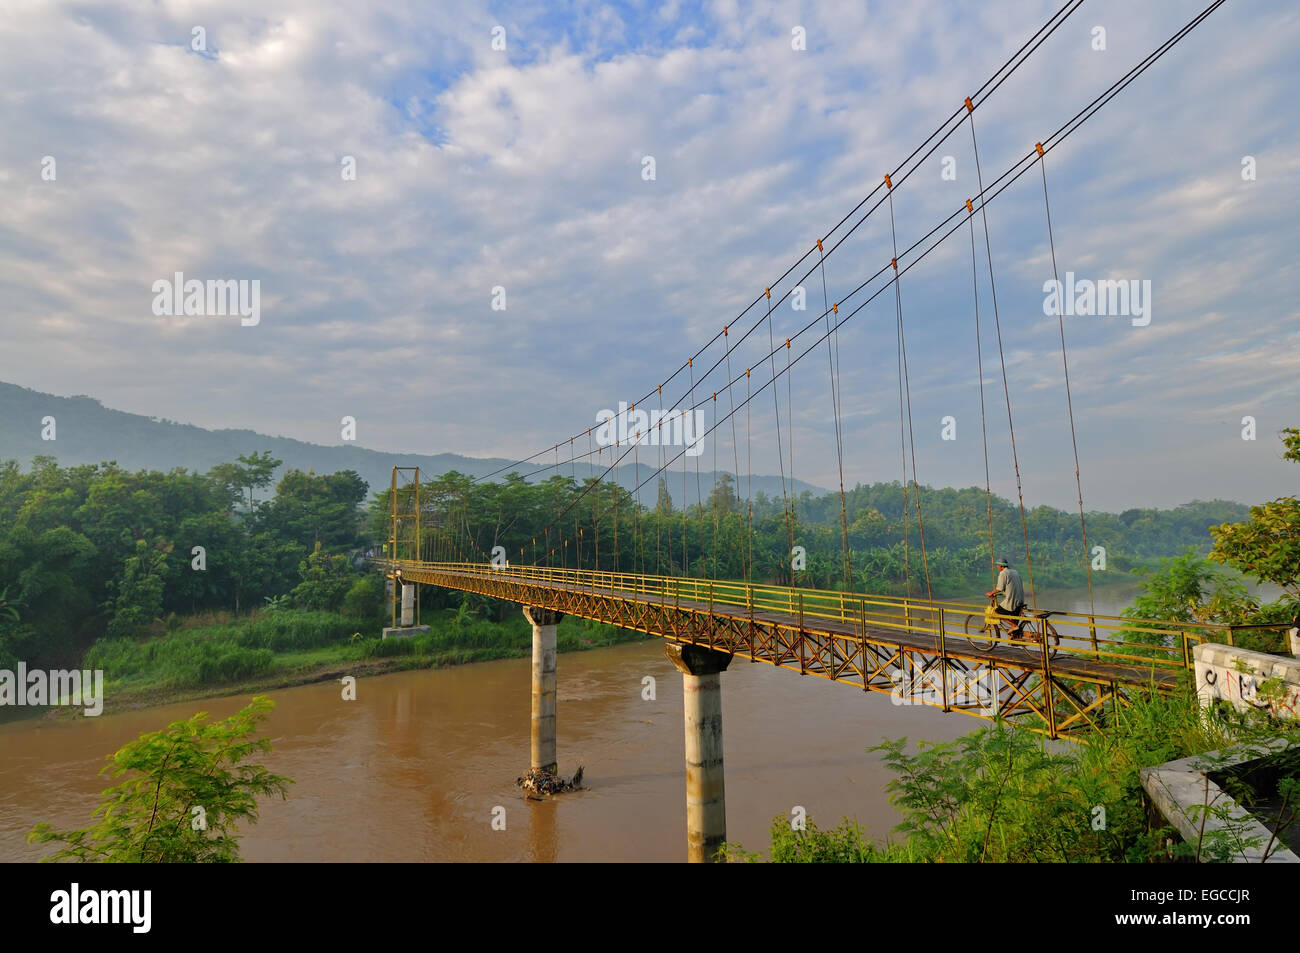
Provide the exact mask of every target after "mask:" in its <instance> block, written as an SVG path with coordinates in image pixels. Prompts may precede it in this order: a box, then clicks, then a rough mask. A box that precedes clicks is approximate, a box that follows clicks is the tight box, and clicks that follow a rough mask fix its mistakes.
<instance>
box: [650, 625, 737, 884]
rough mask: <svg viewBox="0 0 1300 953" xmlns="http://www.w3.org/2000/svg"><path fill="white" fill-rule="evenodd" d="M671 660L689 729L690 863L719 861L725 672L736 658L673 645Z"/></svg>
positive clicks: (723, 831) (723, 827)
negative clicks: (677, 674)
mask: <svg viewBox="0 0 1300 953" xmlns="http://www.w3.org/2000/svg"><path fill="white" fill-rule="evenodd" d="M664 649H665V651H666V652H667V654H668V660H669V661H670V662H672V663H673V667H674V668H676V669H677V670H678V671H679V672H681V673H682V690H683V692H682V693H683V702H682V714H683V721H684V722H685V726H686V859H687V860H688V861H690V862H691V863H696V864H698V863H712V862H714V861H716V860H717V859H718V858H717V856H716V855H717V851H718V848H719V847H721V846H722V844H723V842H724V841H725V840H726V839H727V802H726V789H725V786H724V784H723V774H722V678H721V676H722V672H723V671H725V670H726V668H727V665H728V664H730V662H731V654H730V653H728V652H717V651H714V650H713V649H709V648H706V647H704V646H702V645H690V644H679V643H676V642H669V643H668V644H667V645H666V646H664Z"/></svg>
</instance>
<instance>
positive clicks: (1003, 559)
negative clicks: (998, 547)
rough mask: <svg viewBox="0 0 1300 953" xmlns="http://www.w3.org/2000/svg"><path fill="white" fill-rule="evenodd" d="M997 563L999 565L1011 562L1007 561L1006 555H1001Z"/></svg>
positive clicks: (1007, 564) (1008, 564)
mask: <svg viewBox="0 0 1300 953" xmlns="http://www.w3.org/2000/svg"><path fill="white" fill-rule="evenodd" d="M998 565H999V566H1010V565H1011V563H1009V562H1007V557H1006V556H1003V557H1002V558H1001V559H999V560H998Z"/></svg>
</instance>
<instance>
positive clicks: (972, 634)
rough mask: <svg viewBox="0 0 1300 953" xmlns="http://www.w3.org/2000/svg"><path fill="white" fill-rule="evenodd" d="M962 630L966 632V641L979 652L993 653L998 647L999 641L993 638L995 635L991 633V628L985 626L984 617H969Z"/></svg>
mask: <svg viewBox="0 0 1300 953" xmlns="http://www.w3.org/2000/svg"><path fill="white" fill-rule="evenodd" d="M962 628H963V630H964V631H965V632H966V641H967V642H969V643H970V646H971V648H973V649H974V650H975V651H977V652H992V651H993V649H994V647H995V646H996V645H997V639H996V638H994V637H993V635H994V633H992V632H990V631H989V627H988V626H987V625H985V624H984V616H982V615H968V616H967V617H966V624H965V625H964V626H963V627H962Z"/></svg>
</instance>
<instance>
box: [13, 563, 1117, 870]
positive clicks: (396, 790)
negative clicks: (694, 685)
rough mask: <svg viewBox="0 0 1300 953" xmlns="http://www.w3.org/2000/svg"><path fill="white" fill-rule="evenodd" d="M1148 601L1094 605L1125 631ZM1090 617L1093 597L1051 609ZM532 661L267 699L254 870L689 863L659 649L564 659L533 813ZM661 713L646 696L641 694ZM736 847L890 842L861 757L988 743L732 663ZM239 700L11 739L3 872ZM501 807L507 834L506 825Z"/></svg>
mask: <svg viewBox="0 0 1300 953" xmlns="http://www.w3.org/2000/svg"><path fill="white" fill-rule="evenodd" d="M1135 591H1136V587H1135V586H1134V585H1132V584H1119V585H1112V586H1107V587H1104V588H1099V589H1098V590H1097V598H1096V611H1097V612H1101V613H1107V614H1115V613H1117V612H1118V610H1119V609H1120V608H1122V607H1123V606H1124V605H1126V604H1127V603H1128V601H1129V600H1130V599H1131V598H1132V596H1133V594H1134V592H1135ZM1039 604H1040V606H1045V605H1050V606H1052V607H1053V608H1061V609H1074V610H1076V611H1079V610H1082V611H1087V604H1088V600H1087V591H1086V590H1059V591H1056V592H1043V593H1040V595H1039ZM529 667H530V662H529V660H528V659H509V660H505V661H499V662H484V663H479V664H475V665H464V666H459V667H456V668H449V669H442V670H436V671H434V670H430V671H417V672H402V673H397V674H391V675H383V676H378V677H374V678H364V679H360V680H359V681H358V683H357V697H356V700H355V701H344V700H343V699H342V692H341V688H340V686H339V685H338V684H337V683H333V682H327V683H319V684H314V685H303V686H299V687H296V688H289V689H284V690H281V691H275V692H271V693H269V694H270V697H271V698H272V699H274V701H275V703H276V707H275V711H274V713H273V714H272V716H271V719H270V722H269V727H268V732H267V733H268V735H269V736H270V737H271V739H272V742H273V744H274V751H273V753H272V754H271V755H269V756H267V757H265V759H264V763H265V764H266V765H267V766H268V767H269V768H270V769H271V770H272V771H274V772H276V773H278V774H283V775H287V776H289V777H290V778H293V779H294V781H295V782H296V783H295V784H294V785H293V786H292V787H291V788H290V791H289V797H288V800H286V801H280V800H278V799H276V800H269V801H263V802H262V810H261V819H260V821H259V822H258V823H257V824H255V825H251V826H248V827H247V828H246V829H245V831H244V833H243V837H242V839H241V842H240V843H241V850H242V854H243V857H244V858H245V859H246V860H250V861H593V860H619V861H634V860H642V861H681V860H684V859H685V856H686V834H685V816H686V807H685V797H686V795H685V783H686V782H685V768H684V740H683V729H682V681H681V676H680V675H679V674H678V673H677V672H676V670H675V669H673V668H672V666H671V665H670V664H669V663H668V661H667V658H666V657H665V655H664V650H663V642H662V641H659V640H654V641H647V642H642V643H635V644H632V645H622V646H616V647H613V648H608V649H597V650H592V651H588V652H578V653H566V654H564V655H561V656H560V658H559V698H558V710H559V714H558V732H559V762H560V771H561V772H562V773H565V774H569V773H572V772H573V771H574V770H575V769H576V768H577V766H578V765H579V764H582V765H583V766H584V768H585V783H586V785H587V789H586V790H583V791H579V792H576V793H573V794H568V795H563V796H561V797H559V798H557V799H555V800H552V801H548V802H541V803H538V802H529V801H525V800H523V799H522V798H521V797H520V794H519V791H518V789H517V788H516V787H515V786H514V781H515V778H516V777H517V776H518V775H520V774H522V773H523V771H524V770H525V769H526V768H527V767H528V758H529ZM646 676H652V677H653V678H654V679H655V683H654V688H655V692H654V695H655V697H654V698H653V699H645V698H643V691H644V689H643V679H644V678H645V677H646ZM722 685H723V729H724V738H725V755H724V757H725V765H726V786H727V834H728V837H729V839H730V840H732V841H736V842H739V843H741V844H742V845H743V846H745V847H746V848H748V849H750V850H756V849H764V850H765V849H766V848H767V847H768V845H769V836H768V830H769V828H770V825H771V822H772V818H773V817H774V816H777V815H781V816H783V817H786V818H789V817H790V816H791V815H790V812H791V811H792V810H793V809H794V808H795V807H796V806H799V807H802V808H804V809H805V810H806V811H807V813H808V815H809V816H810V817H811V818H813V819H814V820H815V821H817V822H818V823H819V825H823V826H833V825H834V824H837V823H838V822H839V821H840V819H841V818H843V817H856V818H857V820H858V822H859V823H861V824H863V825H865V826H866V827H867V828H868V829H869V831H870V833H871V834H872V835H873V836H875V837H876V838H877V839H882V838H883V837H885V836H886V835H888V834H889V832H890V831H891V829H892V828H893V827H894V825H895V824H897V823H898V821H899V816H898V815H897V813H896V812H895V810H894V808H893V807H892V806H891V805H890V803H889V800H888V794H887V792H886V790H885V785H886V783H887V782H888V781H889V780H890V778H891V776H892V775H891V774H890V772H889V771H888V770H887V769H886V768H885V766H884V765H883V764H882V763H881V761H880V755H879V754H878V753H871V754H868V753H867V751H866V749H867V748H868V747H869V746H871V745H874V744H878V743H879V742H880V741H881V740H882V739H884V738H894V737H899V736H903V735H906V736H908V737H909V738H912V739H927V740H931V741H945V740H950V739H953V738H956V737H959V736H960V735H963V734H966V733H967V732H970V731H973V730H975V729H977V728H979V727H981V724H982V723H981V722H979V721H977V720H975V719H973V718H969V717H967V716H965V715H960V714H950V715H945V714H944V713H943V712H942V711H941V710H939V709H937V708H931V707H928V706H896V705H894V704H893V703H892V700H891V699H890V698H889V696H887V695H883V694H879V693H874V692H873V693H863V692H862V691H861V690H860V689H855V688H852V687H850V686H849V685H847V684H835V683H832V682H829V681H826V680H825V679H821V678H816V677H800V676H799V675H798V674H796V673H793V672H790V671H788V670H785V669H776V668H773V667H772V666H769V665H766V664H762V663H750V662H748V661H747V660H744V659H741V658H736V659H735V660H734V661H733V662H732V663H731V667H730V668H729V669H728V670H727V672H726V673H725V674H724V675H723V676H722ZM246 701H247V698H246V697H244V696H240V697H231V698H223V699H213V700H208V701H205V702H184V703H179V704H174V705H167V706H163V707H159V708H152V709H147V710H142V711H134V712H127V713H123V714H117V715H103V716H100V717H98V718H78V719H75V720H63V719H60V720H51V719H40V720H28V721H18V722H12V723H9V724H4V725H0V859H3V860H6V861H15V860H35V859H38V858H39V857H41V856H42V855H43V854H45V853H48V852H49V851H50V850H51V848H50V847H49V846H32V845H29V844H27V843H26V833H27V831H29V830H30V829H31V828H32V826H33V825H35V824H36V823H38V822H41V821H49V822H50V823H52V824H53V825H54V826H55V827H56V828H60V829H66V828H77V827H85V826H88V825H89V823H90V820H91V818H90V812H91V811H92V810H93V809H94V808H95V807H96V806H97V805H98V803H99V792H100V791H101V790H102V789H103V788H105V787H107V786H108V785H109V784H111V783H112V782H111V781H110V780H109V779H108V778H107V776H106V775H105V776H100V775H97V774H96V772H97V771H98V770H99V768H100V767H101V766H102V765H103V764H104V763H105V760H104V759H105V755H107V754H109V753H110V752H112V751H114V750H116V749H117V748H119V747H120V746H121V745H123V744H125V743H126V742H128V741H131V740H133V739H134V738H136V737H137V736H138V735H140V734H141V733H143V732H146V731H153V730H157V729H159V728H161V727H163V726H165V725H166V724H168V723H169V722H172V721H176V720H181V719H184V718H188V717H189V716H191V715H192V714H194V712H195V711H197V710H200V709H202V710H206V711H208V712H210V713H211V714H212V716H213V718H219V717H225V716H226V715H229V714H231V713H232V712H234V711H236V710H238V709H239V708H240V707H241V706H242V705H243V704H245V703H246ZM498 806H499V807H503V808H504V809H505V830H494V829H493V826H492V818H493V809H494V808H496V807H498Z"/></svg>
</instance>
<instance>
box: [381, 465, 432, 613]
mask: <svg viewBox="0 0 1300 953" xmlns="http://www.w3.org/2000/svg"><path fill="white" fill-rule="evenodd" d="M421 542H422V541H421V539H420V468H419V467H393V482H392V487H391V490H390V494H389V501H388V543H387V545H386V546H385V547H384V548H385V549H386V550H387V556H388V558H389V559H391V560H397V559H408V560H412V561H418V560H419V559H420V558H421V555H422V554H421V551H420V550H421ZM387 576H388V579H389V581H390V583H391V585H392V595H393V624H392V626H391V627H390V628H386V629H384V638H389V637H394V636H395V637H398V638H405V637H410V636H412V635H415V634H416V633H418V632H427V631H429V629H428V627H427V626H422V625H420V599H419V583H414V582H406V581H405V580H403V579H402V574H401V570H400V569H390V570H389V572H388V573H387ZM399 606H400V607H401V612H400V615H399V613H398V607H399Z"/></svg>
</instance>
